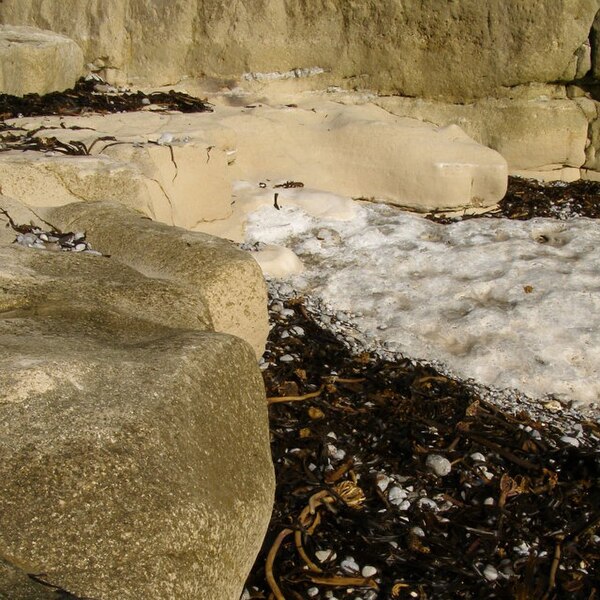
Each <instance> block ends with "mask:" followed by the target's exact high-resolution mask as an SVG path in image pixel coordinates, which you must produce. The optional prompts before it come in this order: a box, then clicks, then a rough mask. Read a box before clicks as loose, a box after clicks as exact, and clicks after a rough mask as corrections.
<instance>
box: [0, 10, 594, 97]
mask: <svg viewBox="0 0 600 600" xmlns="http://www.w3.org/2000/svg"><path fill="white" fill-rule="evenodd" d="M597 10H598V3H597V0H555V1H553V2H550V3H548V2H546V1H544V0H489V1H488V2H481V0H461V1H460V2H455V1H451V2H439V1H437V0H427V1H425V2H424V1H423V0H388V1H386V2H381V1H379V0H363V1H361V2H347V0H330V1H329V2H321V1H316V0H309V1H306V2H302V3H290V2H283V1H281V0H278V1H275V2H265V1H264V0H245V1H244V2H232V3H224V2H222V0H180V1H179V2H177V5H176V7H175V6H174V5H173V2H172V1H171V0H156V1H154V2H152V3H148V2H147V1H146V0H90V1H88V2H86V3H85V7H83V8H82V7H81V3H80V2H79V1H78V0H62V1H61V2H53V3H51V2H47V1H45V0H4V1H3V3H2V8H1V11H0V20H1V21H2V22H5V23H14V24H23V25H36V26H43V27H50V28H51V29H53V30H54V31H58V32H61V33H65V34H67V35H70V36H72V37H73V38H74V39H75V40H76V41H77V42H78V43H79V44H80V45H81V46H82V47H83V49H84V52H85V56H86V60H87V62H88V63H89V64H90V65H91V67H92V68H95V69H97V70H99V71H100V72H101V73H103V74H104V75H106V76H108V77H109V78H110V79H111V80H112V81H113V82H115V83H120V82H124V81H129V82H131V83H135V84H145V85H160V84H163V85H167V84H173V83H175V82H177V81H179V80H181V79H182V78H184V77H199V76H208V77H215V78H221V79H223V78H238V79H239V78H241V77H242V75H243V74H244V73H254V74H255V75H254V76H249V78H250V79H253V80H257V79H258V78H262V80H269V79H273V78H276V77H278V76H279V77H281V76H286V73H289V72H292V73H294V74H297V75H298V76H302V75H307V74H311V73H319V72H321V73H323V75H322V76H319V77H322V78H323V81H334V82H341V81H345V83H346V84H348V85H351V86H359V87H363V88H371V89H377V90H381V91H392V92H398V93H401V94H404V95H407V96H423V97H429V98H432V97H433V98H445V99H450V100H459V101H462V100H465V99H470V98H478V97H484V96H488V95H492V94H494V93H495V90H497V89H498V88H500V87H503V86H505V87H512V86H515V85H519V84H525V83H529V82H533V81H537V82H549V81H570V80H572V79H574V78H575V77H576V76H577V69H578V65H579V66H580V70H581V65H582V64H583V63H584V62H585V60H584V59H583V58H582V51H581V48H582V46H583V45H584V44H585V42H586V41H587V40H588V37H589V35H590V29H591V27H592V22H593V20H594V17H595V15H596V12H597ZM298 67H299V68H300V69H298V70H296V71H293V70H294V69H296V68H298ZM313 67H319V68H320V69H321V70H320V71H319V70H317V69H313ZM260 73H262V74H263V75H262V76H261V77H258V74H260Z"/></svg>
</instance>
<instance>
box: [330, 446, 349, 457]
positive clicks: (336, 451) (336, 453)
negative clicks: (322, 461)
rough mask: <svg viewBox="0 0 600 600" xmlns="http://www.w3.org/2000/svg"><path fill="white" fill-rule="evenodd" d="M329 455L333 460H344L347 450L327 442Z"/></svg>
mask: <svg viewBox="0 0 600 600" xmlns="http://www.w3.org/2000/svg"><path fill="white" fill-rule="evenodd" d="M327 455H328V456H329V457H330V458H333V460H344V458H345V457H346V452H345V451H344V450H342V449H341V448H336V447H335V446H334V445H333V444H327Z"/></svg>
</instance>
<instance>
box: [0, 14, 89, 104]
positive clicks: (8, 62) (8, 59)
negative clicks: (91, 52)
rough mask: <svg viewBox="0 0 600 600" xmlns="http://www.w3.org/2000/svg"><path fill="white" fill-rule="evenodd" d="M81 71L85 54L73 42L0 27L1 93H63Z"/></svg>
mask: <svg viewBox="0 0 600 600" xmlns="http://www.w3.org/2000/svg"><path fill="white" fill-rule="evenodd" d="M0 10H1V9H0ZM82 72H83V52H82V50H81V48H80V47H79V46H78V45H77V44H76V43H75V42H74V41H73V40H71V39H69V38H67V37H65V36H63V35H58V34H56V33H53V32H52V31H43V30H41V29H36V28H34V27H15V26H12V25H2V26H0V93H4V94H12V95H15V96H23V95H25V94H30V93H36V94H47V93H48V92H54V91H57V90H64V89H67V88H69V87H72V86H73V84H74V83H75V82H76V81H77V79H78V78H79V77H80V76H81V75H82Z"/></svg>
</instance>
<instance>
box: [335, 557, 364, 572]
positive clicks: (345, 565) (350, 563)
mask: <svg viewBox="0 0 600 600" xmlns="http://www.w3.org/2000/svg"><path fill="white" fill-rule="evenodd" d="M340 567H341V568H342V570H343V571H346V573H358V572H359V571H360V567H359V566H358V564H357V562H356V561H355V560H354V558H353V557H352V556H346V558H345V559H344V560H343V561H342V562H341V563H340Z"/></svg>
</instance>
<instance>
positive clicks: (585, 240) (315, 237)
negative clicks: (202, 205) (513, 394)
mask: <svg viewBox="0 0 600 600" xmlns="http://www.w3.org/2000/svg"><path fill="white" fill-rule="evenodd" d="M244 189H245V188H244V186H238V192H239V193H240V195H243V190H244ZM246 189H253V190H256V189H257V185H256V184H253V185H252V186H247V188H246ZM269 193H270V199H271V201H270V203H269V204H266V203H265V202H266V198H265V201H263V203H262V204H263V205H262V206H260V205H259V204H255V205H254V207H256V208H254V211H253V212H250V213H249V216H248V220H247V225H246V241H247V242H249V243H255V242H263V243H265V244H269V245H271V246H273V245H275V246H285V247H287V248H288V249H290V250H292V251H293V252H294V253H295V254H297V255H298V256H299V258H300V259H301V261H302V263H303V264H304V271H303V272H302V273H299V272H298V271H299V268H298V264H297V263H296V264H295V265H294V268H293V269H291V271H292V272H291V273H289V274H287V275H286V273H287V271H286V270H285V269H280V270H279V271H277V276H278V277H280V278H284V279H286V280H287V281H289V283H291V284H292V285H293V286H294V287H295V288H296V289H299V290H301V291H303V292H307V293H311V294H314V295H317V296H320V297H321V298H323V299H324V300H325V301H326V302H327V303H329V304H330V305H332V306H333V307H334V308H335V309H336V310H341V311H345V312H347V313H349V314H351V315H354V321H355V322H356V324H357V325H358V326H359V328H360V329H361V330H362V331H363V332H364V333H365V334H367V335H369V336H370V337H371V338H372V339H374V340H379V341H381V342H384V343H385V344H386V346H387V347H388V348H389V349H390V350H393V351H398V352H401V353H402V354H404V355H406V356H409V357H411V358H419V359H424V360H427V361H430V362H433V363H436V364H438V365H440V366H443V367H444V368H445V369H446V370H447V371H449V372H451V373H454V374H456V375H458V376H460V377H462V378H466V379H468V378H472V379H473V380H475V381H476V382H478V383H482V384H484V385H489V386H492V387H495V388H500V389H503V388H516V389H518V390H519V391H521V392H524V393H526V394H528V395H530V396H532V397H543V396H546V395H548V394H551V395H554V396H555V397H557V398H559V399H564V400H573V401H575V402H576V403H583V404H588V403H591V402H597V401H598V400H599V398H600V373H599V367H600V224H599V223H598V222H597V221H594V220H591V219H585V218H575V219H572V220H569V221H556V220H552V219H532V220H530V221H510V220H506V219H485V218H483V219H471V220H465V221H462V222H458V223H454V224H451V225H439V224H436V223H433V222H431V221H428V220H426V219H425V218H423V217H422V216H420V215H418V214H414V213H408V212H403V211H400V210H399V209H397V208H392V207H388V206H385V205H380V204H372V203H358V202H352V201H351V200H350V199H348V198H341V197H338V196H334V195H332V194H327V193H322V194H321V195H320V196H319V192H318V191H316V190H303V189H293V190H282V194H281V197H280V200H281V201H280V202H279V204H280V206H281V209H280V210H276V209H275V208H274V206H273V202H272V190H270V191H269ZM253 194H254V200H255V199H256V192H253ZM265 196H266V194H265ZM240 200H242V199H241V198H240ZM339 217H341V218H339ZM288 262H289V261H288ZM266 272H267V274H268V270H266Z"/></svg>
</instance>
